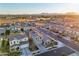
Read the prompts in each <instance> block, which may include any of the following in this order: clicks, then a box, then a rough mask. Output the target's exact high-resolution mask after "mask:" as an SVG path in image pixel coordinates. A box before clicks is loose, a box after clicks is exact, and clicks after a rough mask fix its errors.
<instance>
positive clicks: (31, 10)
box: [0, 3, 79, 14]
mask: <svg viewBox="0 0 79 59" xmlns="http://www.w3.org/2000/svg"><path fill="white" fill-rule="evenodd" d="M42 12H44V13H56V12H58V13H60V12H62V13H63V12H79V4H72V3H0V14H37V13H42Z"/></svg>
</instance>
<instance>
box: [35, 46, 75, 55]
mask: <svg viewBox="0 0 79 59" xmlns="http://www.w3.org/2000/svg"><path fill="white" fill-rule="evenodd" d="M71 53H74V51H73V50H71V49H70V48H68V47H66V46H64V47H61V48H58V49H55V50H51V51H48V52H45V53H42V54H38V55H36V56H67V55H70V54H71Z"/></svg>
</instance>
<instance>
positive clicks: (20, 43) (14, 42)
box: [9, 34, 29, 51]
mask: <svg viewBox="0 0 79 59" xmlns="http://www.w3.org/2000/svg"><path fill="white" fill-rule="evenodd" d="M9 43H10V51H14V50H15V51H16V50H20V49H21V48H24V47H28V46H29V44H28V37H27V36H26V35H24V34H19V35H14V36H13V35H12V36H9Z"/></svg>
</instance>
